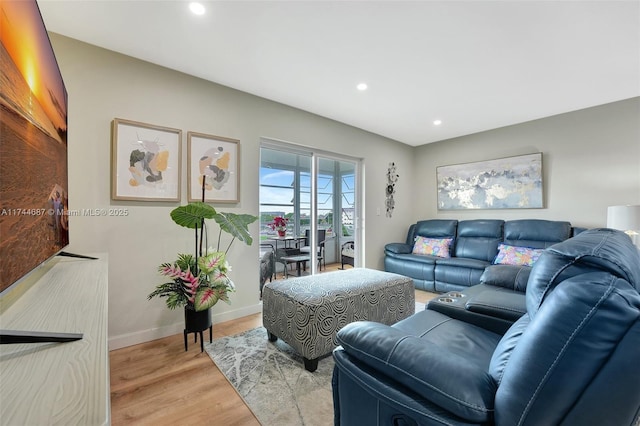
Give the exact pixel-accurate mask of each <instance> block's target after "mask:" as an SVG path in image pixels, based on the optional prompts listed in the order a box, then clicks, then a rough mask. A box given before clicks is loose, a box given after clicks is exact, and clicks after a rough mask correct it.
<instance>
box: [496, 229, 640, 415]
mask: <svg viewBox="0 0 640 426" xmlns="http://www.w3.org/2000/svg"><path fill="white" fill-rule="evenodd" d="M639 281H640V255H639V254H638V250H637V249H636V248H635V247H634V246H633V244H632V243H631V240H630V239H629V238H628V237H627V236H626V235H625V234H623V233H622V232H620V231H613V230H609V229H599V230H589V231H586V232H583V233H581V234H579V235H578V236H576V237H575V238H573V239H571V240H567V241H565V242H562V243H559V244H557V245H554V246H553V247H551V248H549V249H547V250H545V252H544V253H543V254H542V256H540V259H538V261H537V262H536V263H535V265H534V266H533V269H532V271H531V276H530V279H529V283H528V286H527V312H528V313H527V314H526V315H524V316H522V317H521V318H520V319H519V320H518V321H517V322H516V323H515V324H514V325H513V326H512V327H511V328H510V329H509V330H508V331H507V333H506V334H505V335H504V336H503V338H502V340H501V341H500V343H499V344H498V346H497V348H496V350H495V352H494V354H493V357H492V360H491V365H490V369H489V373H490V374H491V376H492V377H493V378H494V380H495V381H496V383H497V384H498V390H497V392H496V397H495V423H496V425H514V424H520V425H529V424H531V425H534V424H631V423H632V421H633V418H634V416H635V415H636V414H637V411H638V409H639V408H640V403H639V401H640V369H638V368H637V358H638V348H639V347H640V294H639V293H638V285H639ZM611 383H615V386H613V387H611V385H610V384H611Z"/></svg>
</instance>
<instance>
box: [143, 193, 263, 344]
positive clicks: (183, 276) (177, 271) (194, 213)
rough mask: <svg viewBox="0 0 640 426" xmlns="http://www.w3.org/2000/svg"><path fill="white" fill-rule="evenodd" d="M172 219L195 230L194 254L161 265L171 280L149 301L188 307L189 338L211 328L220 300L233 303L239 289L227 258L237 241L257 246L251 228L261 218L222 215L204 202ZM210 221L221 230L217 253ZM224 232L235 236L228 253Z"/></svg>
mask: <svg viewBox="0 0 640 426" xmlns="http://www.w3.org/2000/svg"><path fill="white" fill-rule="evenodd" d="M171 218H172V219H173V221H174V222H175V223H176V224H178V225H180V226H184V227H186V228H190V229H193V230H194V232H195V249H194V254H185V253H181V254H178V258H177V259H176V260H175V261H173V262H167V263H163V264H161V265H160V266H159V267H158V271H159V272H160V273H161V274H162V275H164V276H167V277H169V278H170V279H171V281H169V282H166V283H163V284H160V285H158V286H156V289H155V290H154V291H153V292H152V293H151V294H149V296H148V299H152V298H154V297H163V298H166V304H167V307H168V308H169V309H175V308H178V307H184V310H185V336H186V333H187V332H192V331H202V330H204V329H206V328H209V327H211V313H210V308H211V307H213V306H214V305H215V304H216V303H218V301H219V300H222V301H224V302H227V303H230V301H229V293H230V292H233V291H235V286H234V284H233V281H232V280H231V279H230V278H229V276H228V272H230V271H231V267H230V266H229V262H228V261H227V259H226V255H227V253H228V251H229V249H230V248H231V245H232V244H233V242H234V241H235V240H239V241H242V242H244V243H245V244H247V245H251V244H252V243H253V239H252V237H251V234H249V225H250V224H251V223H253V222H255V221H256V220H257V219H258V218H257V216H253V215H249V214H235V213H224V212H218V211H216V210H215V209H214V208H213V207H212V206H210V205H209V204H206V203H203V202H193V203H189V204H187V205H184V206H180V207H177V208H175V209H174V210H172V211H171ZM207 219H213V220H214V221H215V222H216V223H217V224H218V226H219V228H220V229H219V231H218V238H217V246H216V249H215V250H214V249H212V248H209V244H208V233H207V224H206V220H207ZM223 231H224V232H225V233H228V234H229V235H231V237H232V239H231V241H230V242H229V244H228V246H227V248H226V250H225V251H221V250H220V244H221V241H222V238H221V237H222V233H223ZM185 339H186V337H185ZM185 348H186V340H185Z"/></svg>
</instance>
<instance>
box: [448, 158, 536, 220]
mask: <svg viewBox="0 0 640 426" xmlns="http://www.w3.org/2000/svg"><path fill="white" fill-rule="evenodd" d="M436 180H437V193H438V200H437V202H438V210H466V209H537V208H543V207H544V199H543V182H542V153H541V152H538V153H534V154H526V155H519V156H515V157H505V158H498V159H495V160H487V161H478V162H473V163H464V164H454V165H449V166H439V167H437V168H436Z"/></svg>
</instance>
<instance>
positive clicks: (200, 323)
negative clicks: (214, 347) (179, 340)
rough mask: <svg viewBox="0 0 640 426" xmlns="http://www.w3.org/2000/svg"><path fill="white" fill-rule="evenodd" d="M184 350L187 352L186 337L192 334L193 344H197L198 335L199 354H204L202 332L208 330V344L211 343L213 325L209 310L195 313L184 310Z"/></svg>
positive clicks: (190, 310) (191, 310)
mask: <svg viewBox="0 0 640 426" xmlns="http://www.w3.org/2000/svg"><path fill="white" fill-rule="evenodd" d="M184 324H185V328H184V331H183V334H184V350H185V352H186V351H188V350H189V345H188V342H187V335H188V334H189V333H193V334H194V342H196V343H197V342H198V334H200V352H204V337H203V335H202V332H203V331H204V330H206V329H207V328H208V329H209V343H212V342H213V324H212V323H211V309H207V310H206V311H200V312H196V311H194V310H193V309H189V308H185V309H184Z"/></svg>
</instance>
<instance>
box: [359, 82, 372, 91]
mask: <svg viewBox="0 0 640 426" xmlns="http://www.w3.org/2000/svg"><path fill="white" fill-rule="evenodd" d="M367 87H369V86H367V83H360V84H358V85H357V86H356V88H357V89H358V90H360V91H362V90H367Z"/></svg>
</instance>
